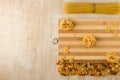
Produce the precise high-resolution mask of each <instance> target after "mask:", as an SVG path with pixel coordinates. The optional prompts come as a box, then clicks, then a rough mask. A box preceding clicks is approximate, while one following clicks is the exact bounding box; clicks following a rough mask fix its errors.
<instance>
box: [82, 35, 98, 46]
mask: <svg viewBox="0 0 120 80" xmlns="http://www.w3.org/2000/svg"><path fill="white" fill-rule="evenodd" d="M95 43H96V38H95V36H94V35H92V34H85V35H84V37H83V45H84V46H86V47H91V46H94V45H95Z"/></svg>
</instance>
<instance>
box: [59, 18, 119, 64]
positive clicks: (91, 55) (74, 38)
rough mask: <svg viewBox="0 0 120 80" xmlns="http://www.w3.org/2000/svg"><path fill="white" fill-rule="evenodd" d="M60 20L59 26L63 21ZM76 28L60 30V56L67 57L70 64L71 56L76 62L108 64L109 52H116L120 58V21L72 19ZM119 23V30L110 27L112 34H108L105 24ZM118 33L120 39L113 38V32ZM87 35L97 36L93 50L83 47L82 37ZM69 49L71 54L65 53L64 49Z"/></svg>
mask: <svg viewBox="0 0 120 80" xmlns="http://www.w3.org/2000/svg"><path fill="white" fill-rule="evenodd" d="M63 19H65V18H60V19H59V20H58V25H59V24H60V22H61V20H63ZM71 20H72V21H73V23H74V28H73V29H72V30H70V31H64V30H61V29H60V28H58V40H59V43H58V56H65V59H66V62H68V59H69V56H74V59H75V62H96V63H99V62H100V63H101V62H106V59H105V55H106V52H108V51H115V52H117V53H118V56H119V58H120V19H71ZM116 21H117V22H118V23H119V26H118V27H117V28H115V27H113V26H110V29H111V30H110V32H109V33H106V32H105V31H104V30H105V24H107V25H112V23H114V22H116ZM114 31H118V37H117V38H113V32H114ZM85 33H91V34H93V35H95V37H96V39H97V43H96V44H95V46H93V47H91V48H86V47H85V46H83V45H82V37H83V35H84V34H85ZM66 46H67V47H69V54H65V53H64V52H63V49H62V48H63V47H66Z"/></svg>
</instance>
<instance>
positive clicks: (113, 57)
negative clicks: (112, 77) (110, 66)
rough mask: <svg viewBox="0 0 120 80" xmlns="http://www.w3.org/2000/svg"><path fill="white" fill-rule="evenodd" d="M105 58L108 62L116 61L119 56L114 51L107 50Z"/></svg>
mask: <svg viewBox="0 0 120 80" xmlns="http://www.w3.org/2000/svg"><path fill="white" fill-rule="evenodd" d="M106 59H107V61H108V62H110V63H118V62H119V57H118V55H117V53H116V52H107V54H106Z"/></svg>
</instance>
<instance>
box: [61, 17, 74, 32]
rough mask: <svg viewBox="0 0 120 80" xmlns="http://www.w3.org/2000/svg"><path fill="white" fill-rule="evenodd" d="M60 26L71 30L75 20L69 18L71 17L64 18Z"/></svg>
mask: <svg viewBox="0 0 120 80" xmlns="http://www.w3.org/2000/svg"><path fill="white" fill-rule="evenodd" d="M60 28H61V29H62V30H66V31H69V30H71V29H72V28H73V22H72V20H69V19H66V20H62V21H61V22H60Z"/></svg>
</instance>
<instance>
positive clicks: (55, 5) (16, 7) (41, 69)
mask: <svg viewBox="0 0 120 80" xmlns="http://www.w3.org/2000/svg"><path fill="white" fill-rule="evenodd" d="M66 1H68V0H66ZM69 1H77V0H69ZM79 1H84V2H108V1H117V2H120V0H106V1H105V0H79ZM63 2H64V0H0V80H120V77H119V76H107V77H90V76H87V77H79V76H72V77H63V76H60V75H59V74H58V73H57V69H56V64H55V63H56V60H57V45H53V44H52V39H53V38H55V37H57V29H58V25H57V20H58V18H61V17H74V18H77V17H79V18H120V15H99V14H96V15H95V14H77V15H65V14H63V12H62V4H63Z"/></svg>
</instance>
